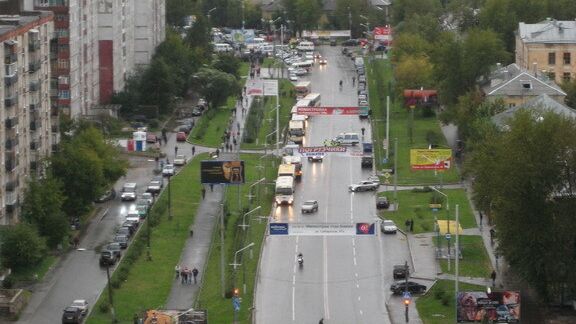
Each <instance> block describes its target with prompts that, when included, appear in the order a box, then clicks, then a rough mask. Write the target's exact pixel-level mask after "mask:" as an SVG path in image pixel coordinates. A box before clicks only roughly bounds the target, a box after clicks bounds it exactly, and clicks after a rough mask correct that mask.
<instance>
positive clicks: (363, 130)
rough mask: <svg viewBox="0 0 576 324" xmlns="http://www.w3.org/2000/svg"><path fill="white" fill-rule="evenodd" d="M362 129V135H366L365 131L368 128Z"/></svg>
mask: <svg viewBox="0 0 576 324" xmlns="http://www.w3.org/2000/svg"><path fill="white" fill-rule="evenodd" d="M360 130H361V131H362V136H364V132H365V131H366V128H364V127H362V129H360Z"/></svg>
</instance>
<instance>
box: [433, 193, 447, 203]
mask: <svg viewBox="0 0 576 324" xmlns="http://www.w3.org/2000/svg"><path fill="white" fill-rule="evenodd" d="M430 203H431V204H443V203H444V196H442V195H440V194H438V193H436V192H434V193H433V194H432V196H431V197H430Z"/></svg>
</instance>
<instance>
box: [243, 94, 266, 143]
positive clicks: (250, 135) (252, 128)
mask: <svg viewBox="0 0 576 324" xmlns="http://www.w3.org/2000/svg"><path fill="white" fill-rule="evenodd" d="M265 107H266V105H263V104H259V102H257V101H252V106H251V107H250V110H249V114H248V118H247V119H246V125H245V126H244V134H243V135H242V136H243V138H242V142H244V143H254V142H256V139H257V138H258V133H259V131H260V127H261V126H262V123H263V122H264V108H265Z"/></svg>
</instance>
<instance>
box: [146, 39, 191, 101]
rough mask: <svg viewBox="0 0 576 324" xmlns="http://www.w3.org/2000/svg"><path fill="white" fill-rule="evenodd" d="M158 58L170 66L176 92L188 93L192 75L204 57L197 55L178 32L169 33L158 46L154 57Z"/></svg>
mask: <svg viewBox="0 0 576 324" xmlns="http://www.w3.org/2000/svg"><path fill="white" fill-rule="evenodd" d="M157 58H162V60H163V61H164V62H166V63H167V64H168V66H169V67H170V70H171V72H172V74H173V75H174V84H175V87H176V88H177V89H176V92H177V93H178V94H179V95H180V96H184V95H186V92H187V91H188V88H189V87H190V76H191V75H193V74H194V73H195V72H196V71H197V70H198V68H199V67H200V64H201V63H202V59H201V58H198V57H196V55H195V52H194V51H192V49H191V48H190V47H189V46H187V45H186V44H185V43H184V42H183V41H182V38H181V37H180V35H178V34H176V33H167V36H166V40H165V41H164V42H162V44H160V45H159V46H158V47H157V48H156V53H155V54H154V59H157Z"/></svg>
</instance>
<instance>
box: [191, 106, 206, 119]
mask: <svg viewBox="0 0 576 324" xmlns="http://www.w3.org/2000/svg"><path fill="white" fill-rule="evenodd" d="M203 112H204V111H203V110H202V109H200V108H199V107H194V109H192V116H194V117H199V116H202V113H203Z"/></svg>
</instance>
